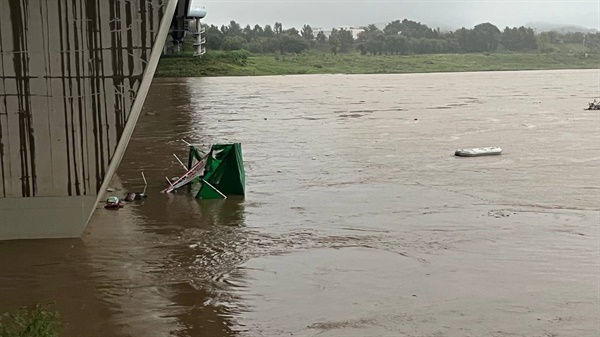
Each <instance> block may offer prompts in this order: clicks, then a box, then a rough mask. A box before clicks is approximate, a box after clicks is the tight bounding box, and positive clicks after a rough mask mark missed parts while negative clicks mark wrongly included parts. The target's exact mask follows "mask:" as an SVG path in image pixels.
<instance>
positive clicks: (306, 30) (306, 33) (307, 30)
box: [300, 25, 315, 41]
mask: <svg viewBox="0 0 600 337" xmlns="http://www.w3.org/2000/svg"><path fill="white" fill-rule="evenodd" d="M300 35H302V37H303V38H304V39H305V40H307V41H312V40H314V39H315V34H314V33H313V30H312V28H311V27H310V26H309V25H304V27H302V30H301V31H300Z"/></svg>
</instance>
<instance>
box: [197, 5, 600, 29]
mask: <svg viewBox="0 0 600 337" xmlns="http://www.w3.org/2000/svg"><path fill="white" fill-rule="evenodd" d="M202 2H203V4H204V6H205V7H206V10H207V15H206V18H205V19H204V22H206V23H209V24H216V25H221V24H227V23H229V21H230V20H235V21H237V22H238V23H240V24H241V25H242V26H245V25H246V24H250V25H254V24H259V25H261V26H264V25H265V24H271V25H273V23H275V22H276V21H278V22H281V23H282V24H283V28H284V29H286V28H291V27H296V28H299V27H301V26H302V25H303V24H306V23H307V24H310V25H311V26H313V27H322V28H324V29H329V28H331V27H334V26H341V25H344V26H345V25H350V26H352V25H366V24H369V23H388V22H390V21H393V20H396V19H404V18H408V19H410V20H415V21H420V22H421V23H424V24H427V25H428V26H430V27H432V28H435V27H438V26H440V27H442V28H444V27H448V28H453V29H454V28H459V27H462V26H465V27H467V28H469V27H473V26H474V25H476V24H478V23H482V22H491V23H493V24H495V25H496V26H498V27H499V28H500V29H503V28H504V27H505V26H510V27H513V26H521V25H525V24H527V23H529V22H547V23H558V24H570V25H578V26H583V27H586V28H596V29H600V0H583V1H581V0H579V1H577V0H563V1H553V0H545V1H540V0H525V1H518V0H466V1H450V0H432V1H428V0H413V1H405V0H387V1H386V0H354V1H344V0H302V1H298V0H204V1H202Z"/></svg>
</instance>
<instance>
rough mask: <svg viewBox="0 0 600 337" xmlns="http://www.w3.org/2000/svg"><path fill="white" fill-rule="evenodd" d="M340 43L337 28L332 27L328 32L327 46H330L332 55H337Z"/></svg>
mask: <svg viewBox="0 0 600 337" xmlns="http://www.w3.org/2000/svg"><path fill="white" fill-rule="evenodd" d="M340 45H341V41H340V36H339V34H338V30H337V29H335V28H333V29H332V30H331V33H330V34H329V46H330V47H331V53H332V54H333V55H337V53H338V50H339V48H340Z"/></svg>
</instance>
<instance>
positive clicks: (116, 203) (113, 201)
mask: <svg viewBox="0 0 600 337" xmlns="http://www.w3.org/2000/svg"><path fill="white" fill-rule="evenodd" d="M123 206H124V204H123V202H122V201H121V200H119V198H118V197H109V198H108V199H106V204H105V205H104V208H106V209H119V208H122V207H123Z"/></svg>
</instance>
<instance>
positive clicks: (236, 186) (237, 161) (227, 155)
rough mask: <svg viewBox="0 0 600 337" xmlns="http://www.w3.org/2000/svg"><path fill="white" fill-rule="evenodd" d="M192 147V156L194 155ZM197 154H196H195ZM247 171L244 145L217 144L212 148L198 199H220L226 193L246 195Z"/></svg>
mask: <svg viewBox="0 0 600 337" xmlns="http://www.w3.org/2000/svg"><path fill="white" fill-rule="evenodd" d="M191 151H192V149H190V158H191V157H192V155H193V154H192V153H191ZM194 156H195V155H194ZM245 181H246V173H245V172H244V162H243V160H242V145H241V144H240V143H233V144H215V145H213V146H212V147H211V148H210V152H209V153H208V155H207V161H206V165H205V169H204V176H203V177H202V187H201V188H200V190H199V191H198V194H197V195H196V198H197V199H219V198H225V197H226V195H229V194H233V195H244V194H245V183H246V182H245Z"/></svg>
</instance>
